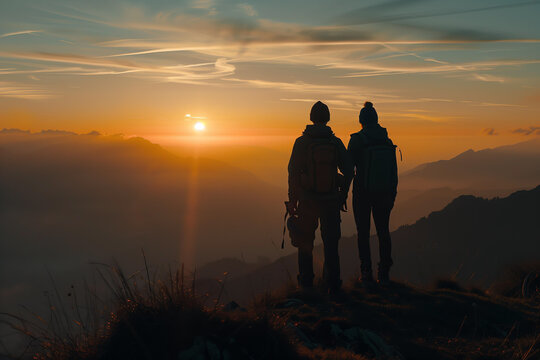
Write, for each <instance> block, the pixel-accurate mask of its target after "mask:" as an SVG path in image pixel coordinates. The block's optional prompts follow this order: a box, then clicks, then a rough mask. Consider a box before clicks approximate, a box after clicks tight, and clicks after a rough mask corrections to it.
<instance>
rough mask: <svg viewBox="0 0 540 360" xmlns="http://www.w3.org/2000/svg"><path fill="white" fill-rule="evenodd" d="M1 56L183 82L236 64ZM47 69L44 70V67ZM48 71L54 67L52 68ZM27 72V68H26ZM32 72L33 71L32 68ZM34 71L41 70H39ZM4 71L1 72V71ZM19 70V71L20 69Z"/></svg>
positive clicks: (91, 72) (81, 71)
mask: <svg viewBox="0 0 540 360" xmlns="http://www.w3.org/2000/svg"><path fill="white" fill-rule="evenodd" d="M0 57H11V58H17V59H27V60H34V61H35V60H39V61H45V62H53V63H55V62H56V63H69V64H76V65H84V66H90V67H91V68H81V67H75V68H73V67H68V68H57V69H56V72H62V73H66V74H72V75H80V76H97V75H122V74H129V73H139V74H146V75H152V77H153V78H154V79H158V80H159V79H160V80H163V81H172V82H181V81H184V80H197V79H214V78H219V77H224V76H228V75H231V74H234V72H235V69H236V67H235V66H234V65H232V64H229V63H228V60H227V59H225V58H218V59H216V61H215V62H209V63H201V64H188V65H176V66H167V65H156V64H148V63H138V62H134V61H127V60H124V59H116V58H114V59H111V58H96V57H89V56H82V55H74V54H51V53H0ZM41 71H45V70H41ZM47 71H48V72H54V71H55V70H53V69H49V70H47ZM23 72H25V73H27V72H28V71H23ZM30 72H32V71H30ZM35 72H39V71H38V70H36V71H35ZM0 73H2V72H0ZM19 73H20V72H19Z"/></svg>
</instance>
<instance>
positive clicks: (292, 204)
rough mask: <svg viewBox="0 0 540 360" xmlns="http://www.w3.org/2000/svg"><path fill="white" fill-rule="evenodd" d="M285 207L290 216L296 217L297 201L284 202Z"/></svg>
mask: <svg viewBox="0 0 540 360" xmlns="http://www.w3.org/2000/svg"><path fill="white" fill-rule="evenodd" d="M285 206H286V207H287V211H288V212H289V214H291V216H293V215H296V213H297V212H298V200H289V201H286V202H285Z"/></svg>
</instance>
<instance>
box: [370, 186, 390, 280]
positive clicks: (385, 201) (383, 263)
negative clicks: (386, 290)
mask: <svg viewBox="0 0 540 360" xmlns="http://www.w3.org/2000/svg"><path fill="white" fill-rule="evenodd" d="M394 198H395V196H394V195H393V194H386V193H384V194H378V195H377V196H376V197H375V198H374V201H373V220H374V222H375V228H376V229H377V237H378V238H379V254H380V262H379V272H378V276H379V280H380V281H382V282H384V281H388V280H389V271H390V268H391V267H392V264H393V261H392V239H391V238H390V224H389V223H390V213H391V212H392V208H393V207H394Z"/></svg>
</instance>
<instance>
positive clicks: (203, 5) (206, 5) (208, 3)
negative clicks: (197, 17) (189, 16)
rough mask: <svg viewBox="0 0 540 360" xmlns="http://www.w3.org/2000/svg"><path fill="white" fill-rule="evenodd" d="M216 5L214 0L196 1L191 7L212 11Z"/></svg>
mask: <svg viewBox="0 0 540 360" xmlns="http://www.w3.org/2000/svg"><path fill="white" fill-rule="evenodd" d="M214 5H215V3H214V0H194V1H193V2H192V3H191V7H192V8H194V9H210V8H212V7H213V6H214Z"/></svg>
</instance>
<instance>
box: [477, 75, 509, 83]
mask: <svg viewBox="0 0 540 360" xmlns="http://www.w3.org/2000/svg"><path fill="white" fill-rule="evenodd" d="M473 78H475V79H476V80H480V81H485V82H498V83H503V82H505V81H506V80H505V79H504V78H502V77H499V76H494V75H488V74H473Z"/></svg>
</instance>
